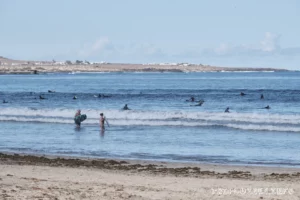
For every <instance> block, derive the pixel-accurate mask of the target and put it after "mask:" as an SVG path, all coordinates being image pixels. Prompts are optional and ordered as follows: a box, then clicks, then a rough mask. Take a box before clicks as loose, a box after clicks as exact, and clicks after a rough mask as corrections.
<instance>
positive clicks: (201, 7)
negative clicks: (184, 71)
mask: <svg viewBox="0 0 300 200" xmlns="http://www.w3.org/2000/svg"><path fill="white" fill-rule="evenodd" d="M299 10H300V1H298V0H287V1H282V0H263V1H262V0H247V1H241V0H226V1H225V0H209V1H207V0H205V1H204V0H180V1H179V0H172V1H171V0H169V1H167V0H147V1H146V0H126V1H125V0H106V1H104V0H85V1H83V0H51V1H41V0H26V1H24V0H0V56H4V57H8V58H12V59H23V60H52V59H54V60H57V61H65V60H88V61H91V62H96V61H98V62H100V61H105V62H121V63H162V62H164V63H166V62H169V63H182V62H188V63H194V64H207V65H216V66H232V67H274V68H285V69H292V70H300V25H299V21H300V12H299Z"/></svg>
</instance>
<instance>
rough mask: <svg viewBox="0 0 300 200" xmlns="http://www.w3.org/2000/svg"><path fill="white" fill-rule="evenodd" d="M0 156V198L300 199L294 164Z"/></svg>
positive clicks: (299, 187)
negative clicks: (222, 164)
mask: <svg viewBox="0 0 300 200" xmlns="http://www.w3.org/2000/svg"><path fill="white" fill-rule="evenodd" d="M0 158H1V159H0V160H1V164H0V191H1V194H0V199H136V200H139V199H176V200H177V199H178V200H179V199H207V200H208V199H270V200H271V199H273V200H279V199H280V200H283V199H291V200H298V199H300V173H299V172H298V171H299V170H298V169H293V168H290V169H288V168H268V167H249V166H247V167H242V166H221V165H205V164H202V165H200V164H176V163H163V162H154V163H153V162H152V163H151V162H144V161H115V160H83V159H70V158H51V159H49V158H45V157H35V156H20V155H5V154H1V156H0ZM189 166H190V167H189Z"/></svg>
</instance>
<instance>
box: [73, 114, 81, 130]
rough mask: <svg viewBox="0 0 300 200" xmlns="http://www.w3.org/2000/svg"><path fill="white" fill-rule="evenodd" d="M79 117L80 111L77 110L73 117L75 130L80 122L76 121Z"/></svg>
mask: <svg viewBox="0 0 300 200" xmlns="http://www.w3.org/2000/svg"><path fill="white" fill-rule="evenodd" d="M80 115H81V110H77V112H76V113H75V116H74V121H75V124H76V125H77V128H79V127H80V123H81V122H80V120H77V119H78V117H80Z"/></svg>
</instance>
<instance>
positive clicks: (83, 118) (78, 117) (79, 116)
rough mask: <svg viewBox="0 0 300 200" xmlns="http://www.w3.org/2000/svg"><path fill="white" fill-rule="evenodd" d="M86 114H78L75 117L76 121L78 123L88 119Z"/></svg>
mask: <svg viewBox="0 0 300 200" xmlns="http://www.w3.org/2000/svg"><path fill="white" fill-rule="evenodd" d="M86 118H87V117H86V115H85V114H83V115H78V116H76V117H75V118H74V121H75V123H76V124H80V123H81V122H83V121H84V120H86Z"/></svg>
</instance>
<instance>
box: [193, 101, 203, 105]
mask: <svg viewBox="0 0 300 200" xmlns="http://www.w3.org/2000/svg"><path fill="white" fill-rule="evenodd" d="M203 103H204V101H203V100H200V101H199V102H198V104H196V105H191V106H202V104H203Z"/></svg>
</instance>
